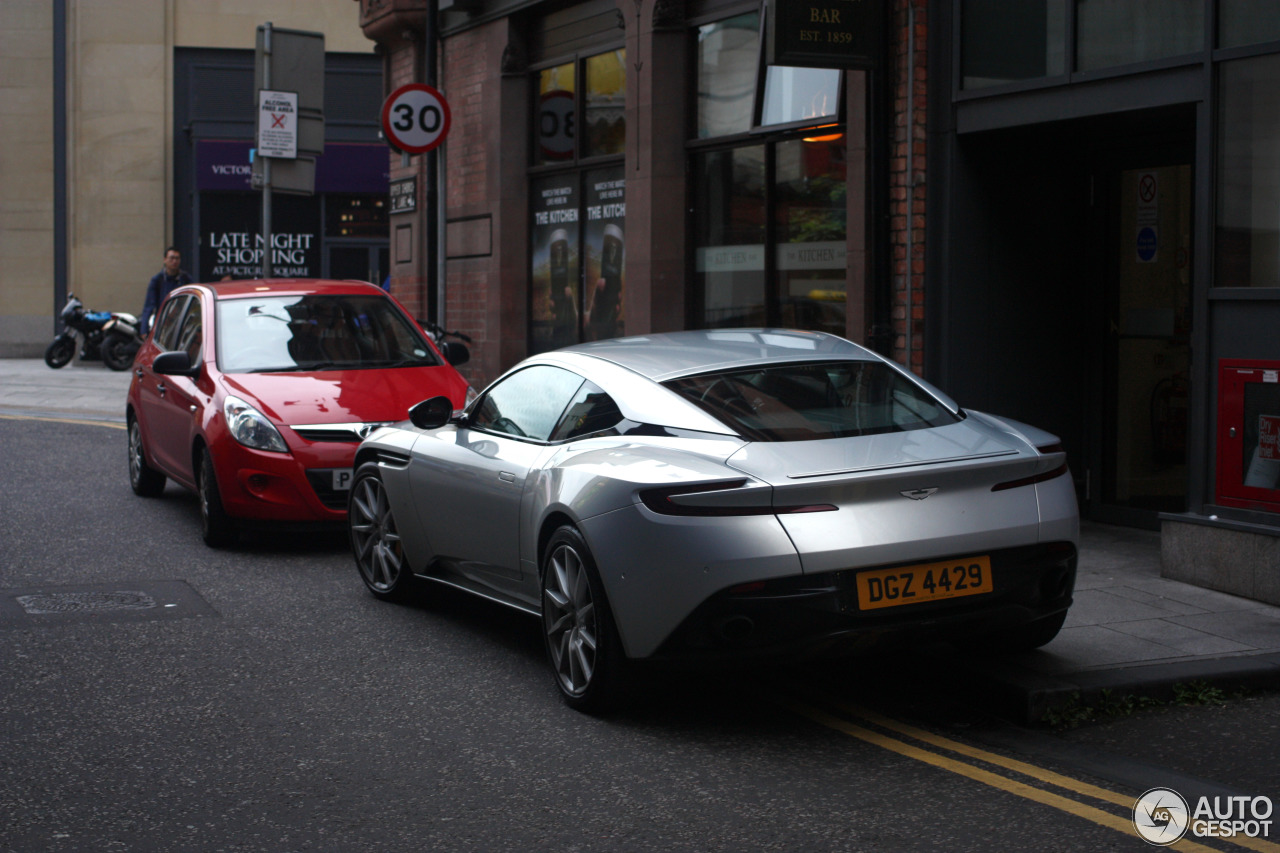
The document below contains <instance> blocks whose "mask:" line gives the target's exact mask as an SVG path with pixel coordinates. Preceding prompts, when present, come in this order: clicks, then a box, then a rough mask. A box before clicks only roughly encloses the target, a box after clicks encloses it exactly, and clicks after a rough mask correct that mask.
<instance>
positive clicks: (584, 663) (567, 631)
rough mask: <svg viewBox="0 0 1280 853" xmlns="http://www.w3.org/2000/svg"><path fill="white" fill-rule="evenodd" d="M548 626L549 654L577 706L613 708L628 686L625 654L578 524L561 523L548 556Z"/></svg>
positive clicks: (581, 708) (559, 683) (564, 693)
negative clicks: (625, 675)
mask: <svg viewBox="0 0 1280 853" xmlns="http://www.w3.org/2000/svg"><path fill="white" fill-rule="evenodd" d="M542 625H543V635H544V637H545V639H546V645H547V658H548V659H549V661H550V663H551V669H552V671H553V672H554V673H555V679H556V686H557V687H558V688H559V689H560V695H561V696H563V697H564V700H565V702H567V703H568V704H569V706H570V707H571V708H574V709H576V710H578V711H584V712H586V713H600V712H603V711H607V710H610V709H611V708H613V707H614V706H615V705H616V703H617V700H618V699H619V698H620V693H621V688H622V686H623V682H624V677H623V668H624V666H625V663H626V661H625V655H624V654H623V651H622V644H621V642H620V641H619V639H618V632H617V629H616V628H615V626H614V623H613V614H612V613H611V612H610V611H609V602H608V600H607V599H606V598H605V594H604V587H603V586H602V585H601V583H600V575H599V573H598V572H597V571H596V566H595V561H594V560H593V559H592V557H591V552H590V551H589V550H588V549H587V543H586V542H585V541H584V540H583V538H582V534H580V533H579V532H578V531H577V530H576V529H575V528H573V527H570V526H567V525H566V526H564V527H561V528H560V529H559V530H557V531H556V532H555V534H554V535H552V537H551V541H550V542H548V543H547V547H546V550H545V551H544V553H543V560H542Z"/></svg>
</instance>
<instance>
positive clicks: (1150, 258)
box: [925, 104, 1197, 529]
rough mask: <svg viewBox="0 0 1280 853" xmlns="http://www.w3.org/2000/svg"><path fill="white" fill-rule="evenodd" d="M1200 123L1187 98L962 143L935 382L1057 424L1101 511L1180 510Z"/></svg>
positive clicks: (1084, 494) (932, 317)
mask: <svg viewBox="0 0 1280 853" xmlns="http://www.w3.org/2000/svg"><path fill="white" fill-rule="evenodd" d="M1196 121H1197V113H1196V110H1195V107H1194V105H1191V104H1181V105H1176V106H1172V107H1162V108H1160V109H1153V110H1143V111H1138V112H1133V113H1119V114H1114V115H1106V116H1094V117H1089V118H1082V119H1075V120H1071V121H1063V122H1055V123H1050V124H1033V125H1026V126H1018V127H1012V128H1005V129H1001V130H993V131H987V132H982V133H973V134H968V135H962V136H960V137H958V139H957V147H956V160H955V172H954V177H953V181H952V186H951V192H952V193H953V195H952V197H951V199H950V201H951V204H952V219H951V221H950V222H949V223H948V225H947V229H948V230H947V232H946V235H945V240H942V241H941V242H942V243H943V247H942V250H941V251H942V252H943V253H944V255H945V257H946V262H947V264H948V267H947V268H946V269H945V271H944V276H945V289H943V288H935V289H934V291H933V293H934V294H935V295H934V296H932V297H929V298H932V299H935V300H936V301H934V302H932V303H931V304H930V308H929V311H928V312H927V314H926V324H925V329H926V331H925V334H926V335H927V336H928V339H929V344H928V345H927V347H928V349H929V359H930V361H929V363H928V365H927V367H926V377H927V378H929V379H931V380H932V381H935V382H937V383H938V384H939V385H941V386H942V387H943V388H944V389H946V390H947V391H948V393H950V394H952V396H954V397H955V398H956V399H957V400H960V401H961V402H962V405H965V406H969V407H972V408H975V409H978V410H980V411H987V412H992V413H994V414H998V415H1004V416H1007V417H1010V418H1013V419H1016V420H1019V421H1023V422H1025V423H1029V424H1033V425H1035V426H1037V427H1040V428H1042V429H1045V430H1048V431H1049V432H1052V433H1054V434H1055V435H1057V436H1058V437H1059V438H1060V439H1061V441H1062V444H1063V447H1064V448H1065V449H1066V451H1067V457H1068V461H1069V464H1070V466H1071V473H1072V476H1073V478H1074V480H1075V485H1076V491H1077V496H1078V498H1079V500H1080V505H1081V509H1082V513H1083V514H1084V515H1085V517H1087V518H1091V519H1094V520H1098V521H1105V522H1108V523H1112V524H1123V525H1128V526H1135V527H1146V528H1151V529H1155V528H1157V527H1158V526H1159V514H1160V513H1161V512H1181V511H1184V510H1185V508H1186V502H1187V487H1188V482H1189V477H1188V467H1187V430H1188V411H1189V410H1188V401H1189V400H1190V399H1191V395H1190V387H1189V376H1190V363H1191V353H1190V346H1189V344H1190V332H1191V328H1192V325H1193V323H1194V322H1195V318H1193V317H1192V314H1191V310H1190V304H1191V292H1192V284H1193V282H1192V269H1193V258H1192V257H1191V247H1192V245H1193V239H1192V232H1193V230H1194V226H1193V223H1194V216H1193V212H1194V211H1193V207H1194V205H1193V197H1194V194H1195V175H1194V171H1195V170H1194V168H1193V166H1192V164H1193V163H1194V160H1195V157H1194V155H1195V128H1196ZM932 219H933V217H931V220H932Z"/></svg>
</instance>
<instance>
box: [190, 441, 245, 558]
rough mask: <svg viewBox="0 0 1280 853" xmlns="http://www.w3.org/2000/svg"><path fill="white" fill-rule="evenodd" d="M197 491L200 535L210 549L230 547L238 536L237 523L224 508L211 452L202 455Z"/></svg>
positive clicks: (204, 452)
mask: <svg viewBox="0 0 1280 853" xmlns="http://www.w3.org/2000/svg"><path fill="white" fill-rule="evenodd" d="M197 485H198V486H199V488H198V489H197V490H196V491H197V492H198V494H199V497H200V535H201V538H203V539H204V544H206V545H208V546H209V547H210V548H222V547H225V546H227V545H230V544H231V543H232V542H233V541H234V540H235V536H236V527H235V521H234V519H232V518H231V516H229V515H227V511H226V510H225V509H223V507H222V494H221V493H220V492H219V491H218V478H217V477H216V476H215V475H214V472H213V456H211V455H210V453H209V451H208V450H207V449H206V450H203V451H201V453H200V482H199V483H198V484H197Z"/></svg>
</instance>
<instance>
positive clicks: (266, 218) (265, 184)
mask: <svg viewBox="0 0 1280 853" xmlns="http://www.w3.org/2000/svg"><path fill="white" fill-rule="evenodd" d="M262 88H263V89H270V88H271V22H270V21H267V22H266V23H265V24H263V26H262ZM261 111H262V109H261V106H259V109H258V112H259V113H261ZM258 121H262V116H261V115H259V116H258ZM259 156H261V152H259ZM262 277H263V278H271V158H270V157H263V158H262Z"/></svg>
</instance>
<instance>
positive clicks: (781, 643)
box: [348, 329, 1079, 710]
mask: <svg viewBox="0 0 1280 853" xmlns="http://www.w3.org/2000/svg"><path fill="white" fill-rule="evenodd" d="M355 465H356V474H355V480H354V483H353V487H352V489H351V497H350V505H349V514H348V524H349V527H350V534H351V543H352V548H353V550H354V553H355V560H356V564H357V566H358V568H359V570H360V575H361V577H362V578H363V579H364V582H365V584H366V585H367V586H368V588H369V590H370V591H371V592H372V593H373V594H374V595H375V596H377V597H378V598H382V599H401V598H403V597H405V596H406V595H407V594H408V593H409V592H410V590H411V588H412V586H413V585H414V584H415V583H416V580H417V579H418V578H425V579H429V580H431V581H434V582H437V583H441V584H446V585H449V586H453V587H456V588H459V589H463V590H466V591H468V592H471V593H474V594H476V595H480V596H483V597H485V598H488V599H491V600H493V601H497V602H501V603H502V604H506V605H509V606H511V607H514V608H517V609H519V610H522V611H525V612H527V613H530V614H532V615H534V616H538V617H540V618H541V619H542V624H543V627H544V629H545V631H544V633H545V636H546V647H547V654H548V657H549V659H550V662H551V666H552V668H553V670H554V672H555V679H556V684H557V685H558V686H559V688H560V690H561V692H562V693H563V695H564V697H565V699H566V701H567V702H568V703H569V704H570V705H571V706H573V707H575V708H579V709H581V710H597V709H600V708H602V707H605V706H607V705H608V704H610V702H611V701H612V699H613V698H614V697H615V696H616V695H617V693H618V691H619V689H620V688H621V687H622V686H623V685H624V683H625V680H626V672H627V669H628V668H629V667H630V666H631V665H632V664H633V662H634V661H638V660H642V659H645V660H655V661H659V660H674V659H694V660H698V659H709V660H710V659H717V658H723V657H724V656H731V657H744V656H749V655H759V656H765V657H779V656H781V657H784V658H785V657H788V656H797V657H798V656H801V655H810V654H814V653H822V652H842V651H843V652H857V651H861V650H864V649H867V648H871V647H879V646H882V645H884V644H886V643H893V642H896V641H907V642H912V643H915V642H920V641H928V640H934V639H955V638H980V639H981V641H982V642H983V643H988V644H990V645H992V646H995V647H997V648H998V647H1004V648H1030V647H1034V646H1039V645H1043V644H1044V643H1047V642H1048V641H1049V640H1051V639H1053V637H1054V636H1055V635H1056V634H1057V633H1058V630H1059V629H1060V628H1061V626H1062V623H1063V619H1064V618H1065V616H1066V612H1067V608H1068V607H1069V606H1070V604H1071V596H1072V590H1073V587H1074V584H1075V569H1076V544H1077V539H1078V535H1079V521H1078V516H1077V510H1076V496H1075V490H1074V487H1073V485H1072V480H1071V477H1070V476H1069V474H1068V471H1067V463H1066V454H1065V453H1064V452H1063V449H1062V447H1061V445H1060V444H1059V443H1058V439H1057V438H1055V437H1054V436H1052V435H1050V434H1048V433H1046V432H1043V431H1041V430H1038V429H1035V428H1033V427H1029V426H1026V425H1025V424H1021V423H1017V422H1014V421H1010V420H1006V419H1003V418H997V417H993V416H991V415H986V414H982V413H981V412H975V411H969V410H966V409H962V408H960V407H959V406H958V405H956V403H955V402H953V401H952V400H951V399H950V398H949V397H947V396H946V395H945V394H942V393H941V392H939V391H938V390H936V389H935V388H933V387H931V386H930V385H928V384H927V383H925V382H923V381H921V380H920V379H918V378H917V377H915V376H914V375H912V374H911V373H910V372H908V371H906V370H905V369H903V368H902V367H900V366H899V365H897V364H894V363H893V362H890V361H888V360H886V359H884V358H882V357H880V356H878V355H876V354H875V353H873V352H871V351H869V350H867V349H864V348H862V347H860V346H858V345H856V344H853V343H850V342H849V341H846V340H843V339H841V338H837V337H834V336H831V335H826V334H819V333H811V332H796V331H782V330H773V329H732V330H712V331H692V332H678V333H673V334H661V335H648V336H644V337H632V338H619V339H614V340H605V341H597V342H593V343H586V344H580V345H578V346H573V347H569V348H567V349H562V350H558V351H556V352H550V353H546V354H543V355H538V356H534V357H532V358H529V359H526V360H525V361H524V362H522V363H520V364H518V365H517V366H515V367H514V368H512V369H511V370H509V371H508V372H507V373H505V374H504V375H503V376H502V377H501V378H499V379H498V380H497V381H496V382H494V383H493V384H492V385H490V386H489V388H488V389H486V390H485V392H484V393H483V394H481V395H480V396H479V397H478V398H477V399H476V400H475V401H473V402H472V403H471V405H470V406H468V407H467V409H466V410H465V411H462V412H454V411H453V410H452V406H451V404H450V402H449V399H448V398H447V397H436V398H432V399H430V400H426V401H424V402H422V403H419V404H418V405H417V406H415V407H414V408H413V409H412V410H410V413H409V421H408V422H405V423H401V424H399V425H397V426H394V427H386V428H383V429H381V430H379V431H377V432H376V433H374V434H373V435H371V436H370V437H369V438H367V439H366V440H365V441H364V442H363V443H362V444H361V446H360V449H359V452H358V453H357V456H356V461H355Z"/></svg>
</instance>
